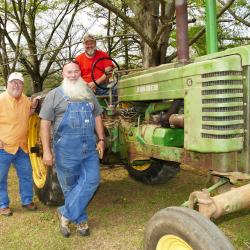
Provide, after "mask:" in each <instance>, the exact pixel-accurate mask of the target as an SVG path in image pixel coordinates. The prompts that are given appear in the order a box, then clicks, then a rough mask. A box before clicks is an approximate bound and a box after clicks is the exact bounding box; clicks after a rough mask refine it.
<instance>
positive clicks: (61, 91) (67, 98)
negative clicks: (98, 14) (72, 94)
mask: <svg viewBox="0 0 250 250" xmlns="http://www.w3.org/2000/svg"><path fill="white" fill-rule="evenodd" d="M58 91H59V93H60V94H61V95H62V97H63V99H64V100H65V101H67V102H69V97H68V96H66V95H65V94H64V92H63V89H62V87H61V86H60V87H59V88H58Z"/></svg>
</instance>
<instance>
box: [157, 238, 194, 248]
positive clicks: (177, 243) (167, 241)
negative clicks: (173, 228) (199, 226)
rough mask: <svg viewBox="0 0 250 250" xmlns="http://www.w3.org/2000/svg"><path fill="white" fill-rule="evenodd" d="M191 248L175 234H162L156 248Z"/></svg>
mask: <svg viewBox="0 0 250 250" xmlns="http://www.w3.org/2000/svg"><path fill="white" fill-rule="evenodd" d="M176 249H178V250H192V249H193V248H192V247H190V246H189V244H188V243H187V242H185V241H184V240H183V239H181V238H180V237H178V236H175V235H164V236H163V237H161V238H160V240H159V241H158V244H157V246H156V250H176Z"/></svg>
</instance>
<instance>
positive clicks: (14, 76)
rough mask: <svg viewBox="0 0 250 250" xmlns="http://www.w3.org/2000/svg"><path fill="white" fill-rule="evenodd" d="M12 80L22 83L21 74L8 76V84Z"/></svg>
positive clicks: (14, 73) (15, 73)
mask: <svg viewBox="0 0 250 250" xmlns="http://www.w3.org/2000/svg"><path fill="white" fill-rule="evenodd" d="M12 80H20V81H22V82H24V79H23V74H22V73H20V72H13V73H11V74H10V75H9V78H8V82H11V81H12Z"/></svg>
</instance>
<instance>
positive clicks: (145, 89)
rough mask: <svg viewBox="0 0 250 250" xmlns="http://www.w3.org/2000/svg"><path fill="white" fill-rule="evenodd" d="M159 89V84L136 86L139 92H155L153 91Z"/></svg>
mask: <svg viewBox="0 0 250 250" xmlns="http://www.w3.org/2000/svg"><path fill="white" fill-rule="evenodd" d="M158 90H159V86H158V84H150V85H146V86H140V87H137V88H136V92H137V93H143V92H153V91H158Z"/></svg>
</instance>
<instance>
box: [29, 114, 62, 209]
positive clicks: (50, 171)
mask: <svg viewBox="0 0 250 250" xmlns="http://www.w3.org/2000/svg"><path fill="white" fill-rule="evenodd" d="M39 130H40V118H39V116H38V115H37V114H36V113H35V114H33V115H32V116H31V117H30V121H29V138H28V146H29V152H30V161H31V166H32V171H33V181H34V188H35V193H36V195H37V197H38V199H39V200H40V201H41V202H43V203H44V204H46V205H53V206H59V205H62V204H63V203H64V197H63V193H62V190H61V187H60V185H59V182H58V179H57V175H56V171H55V168H54V166H52V167H47V166H45V165H44V164H43V161H42V145H41V142H40V138H39Z"/></svg>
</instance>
